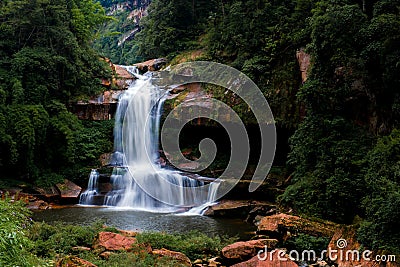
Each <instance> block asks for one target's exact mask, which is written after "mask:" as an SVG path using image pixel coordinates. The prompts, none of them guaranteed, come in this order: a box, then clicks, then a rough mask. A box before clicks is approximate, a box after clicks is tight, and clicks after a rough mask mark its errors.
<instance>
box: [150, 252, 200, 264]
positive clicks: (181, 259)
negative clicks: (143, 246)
mask: <svg viewBox="0 0 400 267" xmlns="http://www.w3.org/2000/svg"><path fill="white" fill-rule="evenodd" d="M153 255H157V256H159V257H168V258H171V259H174V260H175V261H177V262H178V263H180V264H182V265H185V266H192V263H191V261H190V259H189V258H188V257H187V256H186V255H185V254H183V253H181V252H176V251H171V250H168V249H165V248H163V249H155V250H153Z"/></svg>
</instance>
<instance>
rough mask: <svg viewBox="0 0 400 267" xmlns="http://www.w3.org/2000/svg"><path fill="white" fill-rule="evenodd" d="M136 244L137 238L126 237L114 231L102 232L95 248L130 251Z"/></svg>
mask: <svg viewBox="0 0 400 267" xmlns="http://www.w3.org/2000/svg"><path fill="white" fill-rule="evenodd" d="M134 244H136V238H133V237H126V236H123V235H121V234H116V233H112V232H100V233H99V236H98V238H97V240H96V241H95V244H94V246H93V248H94V249H103V250H126V251H130V250H131V249H132V246H133V245H134Z"/></svg>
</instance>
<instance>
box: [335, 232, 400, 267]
mask: <svg viewBox="0 0 400 267" xmlns="http://www.w3.org/2000/svg"><path fill="white" fill-rule="evenodd" d="M356 231H357V228H356V227H352V226H343V227H341V228H340V229H338V230H337V231H336V232H335V234H334V235H333V237H332V239H331V241H330V242H329V245H328V251H332V256H333V257H334V258H336V256H337V259H336V260H333V259H332V260H333V262H335V263H336V264H337V266H338V267H356V266H362V267H378V266H380V267H383V266H385V267H399V266H400V265H399V264H398V263H396V262H381V264H379V263H377V262H376V261H374V259H375V258H376V256H377V255H379V256H383V255H385V256H389V255H390V254H389V253H388V252H387V251H374V252H371V253H369V252H368V251H367V248H365V247H364V248H363V247H362V246H361V244H360V243H358V241H357V239H356ZM333 250H336V251H337V252H333ZM356 251H358V253H359V254H358V255H359V257H358V256H357V254H353V252H356ZM363 253H365V254H364V255H365V256H363ZM342 255H343V256H342Z"/></svg>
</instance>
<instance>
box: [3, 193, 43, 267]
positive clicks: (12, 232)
mask: <svg viewBox="0 0 400 267" xmlns="http://www.w3.org/2000/svg"><path fill="white" fill-rule="evenodd" d="M29 214H30V213H29V211H28V210H27V209H26V208H25V207H24V203H22V202H19V201H16V202H14V201H12V200H11V199H10V198H8V197H6V198H5V199H1V200H0V266H34V265H39V263H40V260H39V259H38V258H37V257H36V256H34V255H33V254H31V253H30V252H29V250H30V249H31V248H32V246H33V243H32V242H31V240H29V238H28V237H27V236H26V231H27V229H28V228H29V226H30V219H29V217H28V216H29ZM42 264H43V262H42Z"/></svg>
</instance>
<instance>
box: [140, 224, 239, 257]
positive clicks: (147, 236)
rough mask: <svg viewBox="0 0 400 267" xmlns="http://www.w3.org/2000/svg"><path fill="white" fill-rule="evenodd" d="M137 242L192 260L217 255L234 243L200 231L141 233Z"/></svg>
mask: <svg viewBox="0 0 400 267" xmlns="http://www.w3.org/2000/svg"><path fill="white" fill-rule="evenodd" d="M137 240H138V242H139V243H146V244H149V245H150V246H151V247H152V248H156V249H161V248H165V249H169V250H174V251H179V252H182V253H183V254H185V255H186V256H188V257H189V258H190V259H191V260H195V259H202V258H204V257H205V256H210V255H212V256H214V255H217V254H219V252H220V251H221V249H222V248H223V247H224V246H226V245H228V244H229V243H232V242H233V239H232V238H230V239H228V238H225V237H222V238H221V237H209V236H207V235H206V234H203V233H200V232H198V231H191V232H189V233H185V234H178V233H175V234H165V233H158V232H148V233H140V234H138V236H137Z"/></svg>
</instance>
